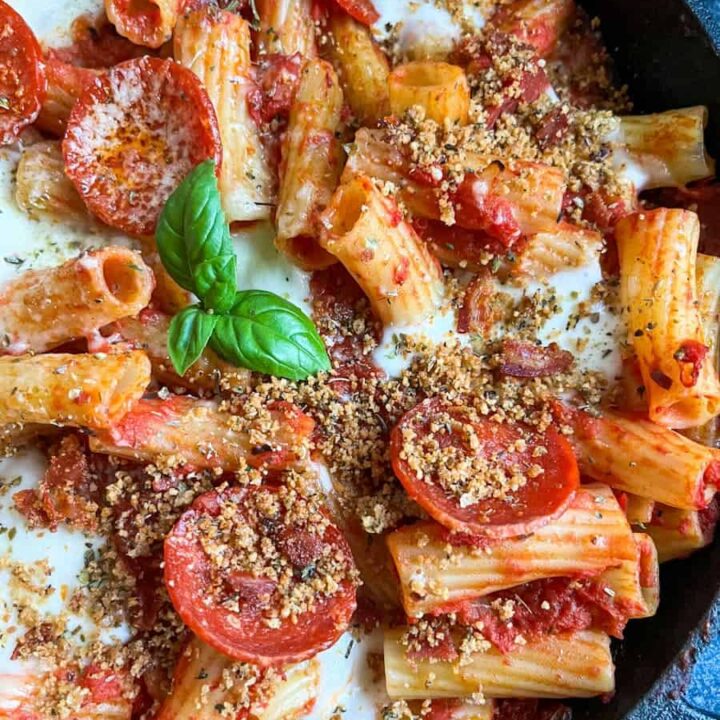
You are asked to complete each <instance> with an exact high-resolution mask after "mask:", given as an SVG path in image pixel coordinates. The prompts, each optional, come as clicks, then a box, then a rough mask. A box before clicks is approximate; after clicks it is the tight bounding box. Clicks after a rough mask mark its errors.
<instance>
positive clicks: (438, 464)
mask: <svg viewBox="0 0 720 720" xmlns="http://www.w3.org/2000/svg"><path fill="white" fill-rule="evenodd" d="M390 455H391V459H392V465H393V469H394V470H395V474H396V475H397V477H398V478H399V480H400V482H401V483H402V484H403V486H404V487H405V490H406V491H407V493H408V495H409V496H410V497H411V498H412V499H413V500H415V501H416V502H417V503H418V504H419V505H420V506H422V508H423V509H424V510H425V511H426V512H427V513H428V514H429V515H430V516H431V517H432V518H434V519H435V520H436V521H437V522H439V523H440V524H441V525H443V526H445V527H446V528H448V529H449V530H452V531H456V532H461V533H467V534H468V535H477V536H485V537H495V538H502V537H517V536H519V535H525V534H527V533H530V532H532V531H533V530H536V529H537V528H539V527H542V526H543V525H545V524H547V523H548V522H550V520H552V519H553V518H555V517H557V516H558V515H560V514H561V513H562V512H564V510H565V509H566V508H567V506H568V504H569V503H570V501H571V500H572V498H573V496H574V494H575V490H576V488H577V487H578V484H579V480H580V476H579V471H578V466H577V461H576V460H575V456H574V454H573V451H572V449H571V447H570V445H569V444H568V442H567V440H565V438H564V437H562V436H561V435H560V434H559V433H558V432H557V431H556V430H555V429H553V428H552V427H550V428H548V429H547V430H546V431H545V432H543V433H540V432H538V431H536V430H534V429H531V428H530V427H526V426H522V425H519V424H515V425H510V424H507V423H499V422H495V421H492V420H489V419H486V418H484V417H481V416H479V415H477V414H476V413H474V412H473V411H472V409H471V408H470V407H468V406H462V405H453V404H451V403H450V402H448V401H446V400H443V399H440V398H430V399H428V400H425V401H423V402H422V403H420V404H419V405H417V406H416V407H415V408H413V409H412V410H410V412H408V413H406V414H405V415H404V416H403V417H402V419H401V420H400V422H399V423H398V424H397V425H396V426H395V427H394V428H393V430H392V433H391V435H390Z"/></svg>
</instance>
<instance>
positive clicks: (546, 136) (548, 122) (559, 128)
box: [535, 106, 570, 150]
mask: <svg viewBox="0 0 720 720" xmlns="http://www.w3.org/2000/svg"><path fill="white" fill-rule="evenodd" d="M569 127H570V119H569V116H568V113H567V111H566V109H565V107H564V106H560V107H556V108H553V109H552V110H550V112H548V113H546V114H545V115H544V117H543V118H542V120H540V124H539V125H538V126H537V128H536V129H535V139H536V140H537V144H538V145H539V146H540V148H541V149H542V150H546V149H547V148H551V147H553V146H555V145H557V144H558V143H559V142H560V141H561V140H562V139H563V137H564V136H565V134H566V133H567V131H568V128H569Z"/></svg>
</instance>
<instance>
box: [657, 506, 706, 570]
mask: <svg viewBox="0 0 720 720" xmlns="http://www.w3.org/2000/svg"><path fill="white" fill-rule="evenodd" d="M717 515H718V508H717V506H715V505H714V504H713V505H711V506H710V507H709V508H707V509H705V510H699V511H698V510H679V509H677V508H671V507H667V506H666V505H657V506H656V508H655V512H654V513H653V517H652V520H651V521H650V522H649V523H647V524H646V525H644V526H643V527H644V528H645V532H646V533H647V534H648V535H649V536H650V537H651V538H652V539H653V541H654V542H655V546H656V547H657V552H658V558H659V560H660V562H667V561H668V560H675V559H676V558H683V557H687V556H688V555H690V554H692V553H694V552H695V551H696V550H700V549H701V548H704V547H706V546H707V545H709V544H710V543H711V542H712V540H713V537H714V535H715V525H716V523H717Z"/></svg>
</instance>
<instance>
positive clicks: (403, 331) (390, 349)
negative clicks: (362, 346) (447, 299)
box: [372, 310, 467, 377]
mask: <svg viewBox="0 0 720 720" xmlns="http://www.w3.org/2000/svg"><path fill="white" fill-rule="evenodd" d="M456 326H457V318H456V316H455V312H454V311H453V310H446V311H445V312H442V313H440V314H438V315H436V316H435V317H430V318H426V319H424V320H421V321H419V322H417V323H415V324H413V325H397V326H391V327H388V328H385V331H384V332H383V337H382V340H381V341H380V344H379V345H378V346H377V348H375V350H374V351H373V354H372V359H373V362H374V363H375V364H376V365H377V366H378V367H379V368H380V369H381V370H384V371H385V373H386V374H387V375H388V377H397V376H398V375H400V374H401V373H402V372H403V371H404V370H406V369H407V368H408V367H409V366H410V363H411V362H412V355H410V354H409V353H404V352H403V351H402V346H403V339H404V338H405V337H410V338H413V339H415V340H424V341H428V342H430V343H432V344H434V345H438V344H440V343H442V342H445V341H447V340H457V341H458V342H460V343H462V344H465V343H466V338H467V336H465V335H461V334H459V333H457V332H456V330H455V328H456Z"/></svg>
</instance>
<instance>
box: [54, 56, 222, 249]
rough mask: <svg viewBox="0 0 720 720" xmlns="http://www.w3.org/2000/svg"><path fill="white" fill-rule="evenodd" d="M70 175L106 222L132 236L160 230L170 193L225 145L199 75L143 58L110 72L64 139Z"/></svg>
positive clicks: (82, 104)
mask: <svg viewBox="0 0 720 720" xmlns="http://www.w3.org/2000/svg"><path fill="white" fill-rule="evenodd" d="M63 153H64V156H65V172H66V173H67V175H68V177H69V178H70V179H71V180H72V181H73V183H74V184H75V187H76V188H77V190H78V192H79V193H80V195H81V196H82V197H83V199H84V200H85V204H86V205H87V206H88V208H89V209H90V210H91V211H92V212H93V213H94V214H95V215H97V216H98V217H99V218H100V219H101V220H102V221H103V222H105V223H107V224H108V225H112V226H113V227H117V228H119V229H121V230H123V231H125V232H128V233H131V234H134V235H149V234H151V233H152V232H153V231H154V230H155V225H156V224H157V220H158V217H159V215H160V212H161V210H162V208H163V205H164V204H165V201H166V200H167V199H168V197H169V195H170V194H171V193H172V192H173V190H175V188H176V187H177V186H178V185H179V184H180V182H181V180H182V179H183V178H184V177H185V176H186V175H187V174H188V173H189V172H190V170H192V168H193V167H195V166H196V165H197V164H198V163H200V162H202V161H203V160H207V159H208V158H214V159H215V163H216V165H217V167H218V169H219V167H220V161H221V158H222V144H221V140H220V131H219V129H218V123H217V117H216V115H215V110H214V108H213V105H212V102H211V101H210V98H209V97H208V95H207V93H206V92H205V90H204V89H203V87H202V84H201V83H200V80H198V78H197V76H196V75H195V74H194V73H193V72H192V71H190V70H188V69H187V68H184V67H182V65H179V64H177V63H176V62H173V61H172V60H160V59H159V58H153V57H142V58H138V59H136V60H128V61H127V62H124V63H121V64H120V65H116V66H115V67H113V68H111V69H110V70H109V71H108V72H107V73H104V74H103V75H101V76H100V77H98V78H96V79H95V81H94V82H92V83H90V84H89V85H87V86H86V87H85V88H84V90H83V92H82V94H81V95H80V97H79V98H78V100H77V102H76V103H75V106H74V107H73V110H72V112H71V113H70V118H69V119H68V127H67V133H66V135H65V140H64V141H63Z"/></svg>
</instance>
